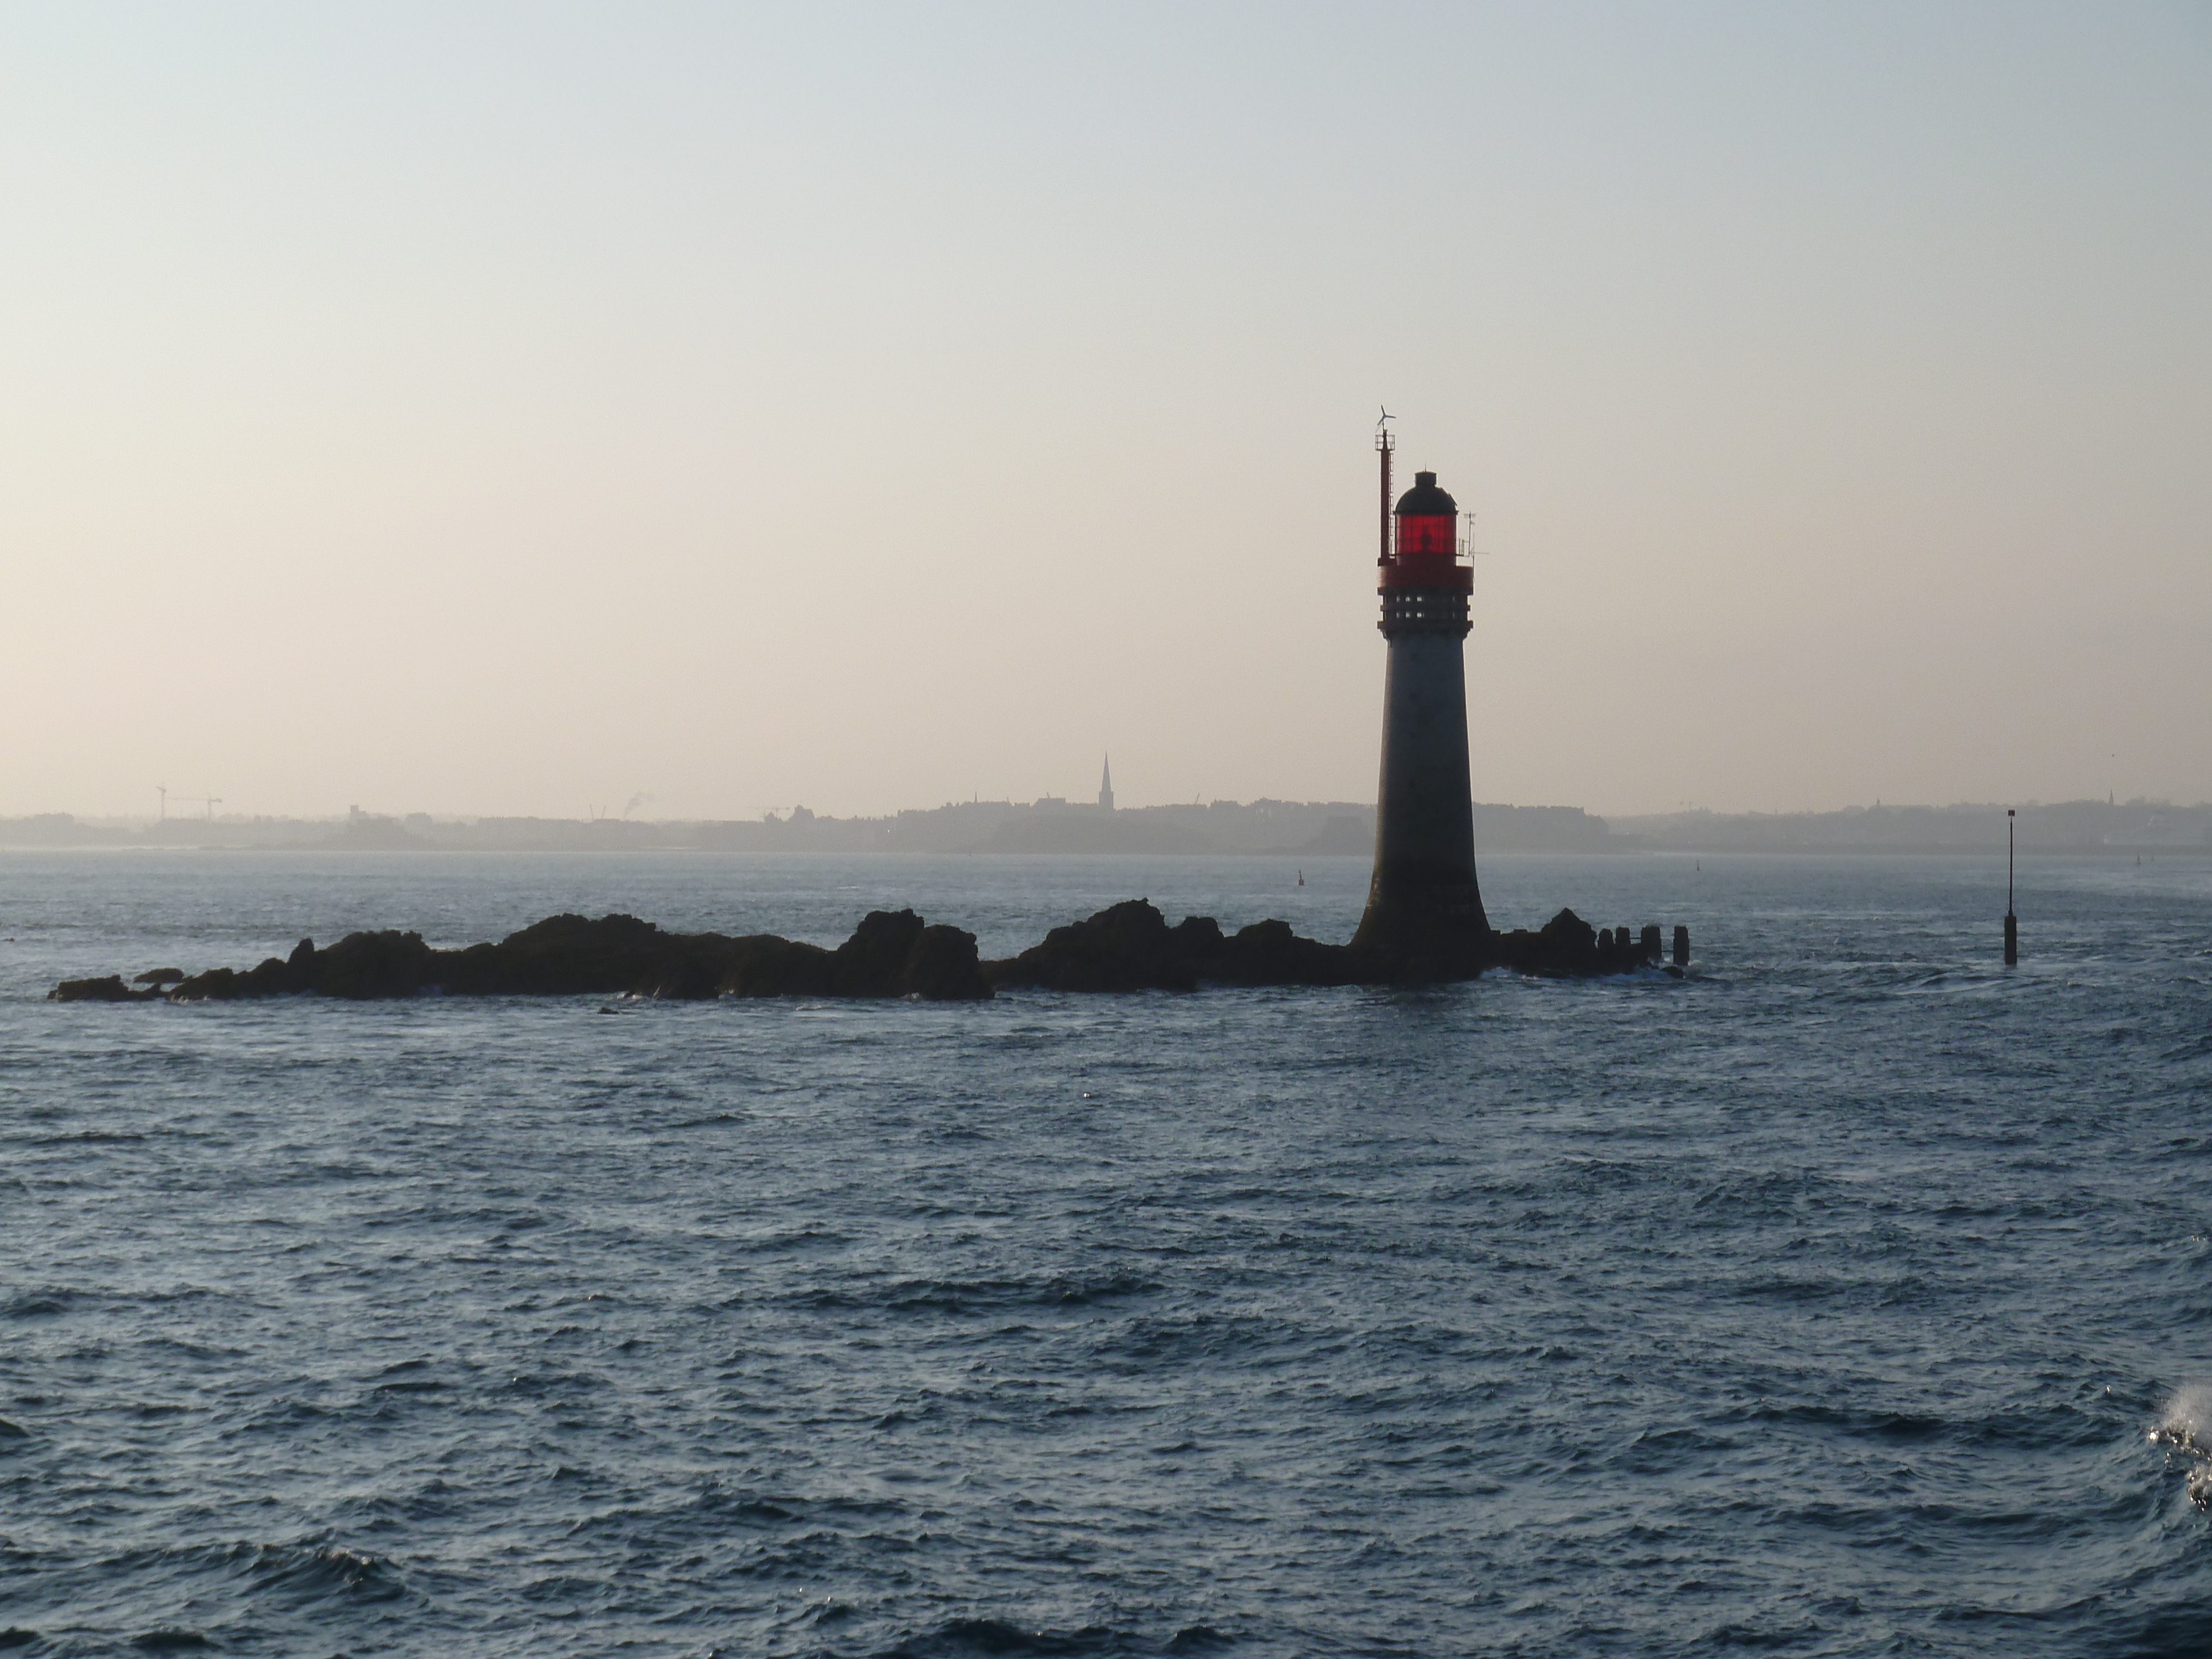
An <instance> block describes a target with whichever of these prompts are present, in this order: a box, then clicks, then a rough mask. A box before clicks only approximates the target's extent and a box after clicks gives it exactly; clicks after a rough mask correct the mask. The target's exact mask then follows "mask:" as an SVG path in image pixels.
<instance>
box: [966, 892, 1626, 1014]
mask: <svg viewBox="0 0 2212 1659" xmlns="http://www.w3.org/2000/svg"><path fill="white" fill-rule="evenodd" d="M1657 961H1658V954H1657V951H1656V949H1650V950H1647V948H1646V946H1645V942H1644V940H1643V939H1629V938H1628V936H1627V934H1626V931H1625V930H1624V933H1623V935H1622V939H1621V940H1620V943H1618V944H1616V943H1615V941H1614V939H1613V935H1612V934H1611V933H1607V934H1604V935H1603V936H1601V935H1600V934H1599V933H1598V931H1597V929H1595V928H1594V927H1591V926H1590V925H1589V923H1588V922H1586V921H1583V919H1582V918H1581V917H1580V916H1577V915H1576V914H1575V913H1574V912H1573V911H1572V910H1562V911H1560V912H1559V915H1556V916H1553V918H1552V919H1551V921H1547V922H1546V923H1545V924H1544V926H1543V927H1542V928H1541V930H1539V931H1537V932H1534V933H1530V932H1528V931H1527V930H1526V929H1523V930H1521V931H1518V932H1516V933H1490V934H1488V935H1486V937H1485V938H1484V939H1482V940H1481V941H1480V943H1478V944H1476V945H1473V946H1471V947H1470V948H1469V949H1468V950H1467V951H1464V952H1462V953H1461V954H1459V955H1455V956H1453V957H1449V958H1443V957H1439V958H1433V959H1431V958H1423V959H1420V960H1417V961H1416V960H1407V959H1405V958H1403V957H1390V956H1383V955H1380V954H1377V953H1374V952H1368V951H1356V950H1354V949H1353V948H1352V946H1350V945H1326V944H1323V943H1322V941H1320V940H1318V939H1304V938H1302V937H1300V936H1299V935H1297V934H1296V933H1292V932H1291V926H1290V924H1289V923H1288V922H1285V921H1255V922H1254V923H1253V924H1252V925H1251V926H1250V927H1243V928H1240V929H1238V930H1237V933H1234V934H1230V935H1224V934H1223V933H1222V931H1221V927H1220V925H1219V924H1218V922H1216V921H1214V919H1213V918H1212V917H1211V916H1186V917H1185V918H1184V919H1183V920H1182V921H1181V922H1180V923H1178V924H1176V926H1175V927H1169V926H1168V922H1167V918H1166V917H1164V916H1163V915H1161V914H1160V913H1159V911H1158V909H1156V908H1153V906H1152V902H1151V901H1150V900H1147V899H1130V900H1128V901H1127V902H1123V903H1121V904H1117V905H1115V906H1114V907H1113V908H1111V909H1107V910H1101V911H1100V912H1099V913H1098V914H1097V915H1095V916H1092V917H1091V918H1090V919H1089V920H1088V921H1076V922H1070V923H1069V924H1067V926H1066V927H1055V928H1054V929H1053V930H1052V932H1051V933H1048V934H1046V935H1045V938H1044V942H1043V943H1042V944H1041V945H1031V946H1030V948H1029V949H1028V950H1026V951H1023V952H1022V953H1021V955H1019V956H1018V957H1012V959H1010V960H1008V961H1004V962H988V963H984V964H983V971H984V973H985V975H987V977H988V978H989V980H990V981H991V983H992V984H994V985H999V986H1033V987H1038V988H1040V989H1043V990H1052V991H1148V990H1149V991H1188V990H1192V989H1194V988H1195V987H1198V986H1200V985H1403V984H1425V983H1440V982H1445V981H1453V980H1465V979H1474V978H1475V977H1477V976H1478V975H1481V974H1484V973H1486V972H1488V971H1489V970H1490V969H1493V968H1505V969H1511V970H1512V971H1514V972H1516V973H1522V974H1530V975H1537V976H1539V977H1541V978H1546V979H1570V978H1584V979H1586V978H1595V977H1597V976H1600V975H1607V974H1624V973H1629V972H1632V971H1633V970H1634V969H1638V968H1641V967H1644V966H1646V965H1648V964H1652V963H1656V962H1657Z"/></svg>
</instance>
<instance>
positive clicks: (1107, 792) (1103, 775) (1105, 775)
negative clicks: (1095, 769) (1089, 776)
mask: <svg viewBox="0 0 2212 1659" xmlns="http://www.w3.org/2000/svg"><path fill="white" fill-rule="evenodd" d="M1098 810H1099V811H1102V812H1110V811H1113V810H1114V757H1112V756H1111V755H1109V756H1107V757H1106V765H1105V769H1103V771H1101V772H1100V773H1099V774H1098Z"/></svg>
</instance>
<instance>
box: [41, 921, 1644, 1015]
mask: <svg viewBox="0 0 2212 1659" xmlns="http://www.w3.org/2000/svg"><path fill="white" fill-rule="evenodd" d="M1658 938H1659V935H1658V930H1657V929H1656V928H1653V927H1646V928H1645V929H1644V931H1643V933H1642V934H1641V935H1640V936H1632V934H1631V933H1630V932H1629V930H1628V929H1627V928H1626V927H1623V928H1621V929H1620V930H1619V932H1618V933H1617V934H1616V933H1615V932H1614V931H1613V930H1612V929H1607V930H1605V931H1603V932H1601V931H1599V930H1598V929H1596V928H1594V927H1591V926H1590V925H1589V923H1588V922H1586V921H1583V919H1582V918H1581V917H1579V916H1577V915H1576V914H1575V913H1574V912H1573V911H1571V910H1562V911H1560V912H1559V915H1555V916H1553V918H1552V919H1551V921H1547V922H1546V923H1545V924H1544V926H1543V927H1541V928H1540V929H1537V930H1536V931H1534V932H1533V933H1532V932H1529V931H1528V930H1526V929H1522V930H1520V931H1518V932H1515V933H1488V934H1486V935H1483V936H1481V938H1480V939H1479V940H1478V941H1477V942H1476V943H1475V944H1474V945H1470V946H1469V947H1468V948H1467V949H1466V950H1465V951H1463V952H1462V953H1461V954H1458V955H1455V956H1454V957H1451V958H1450V959H1449V960H1445V959H1435V960H1430V959H1422V960H1419V961H1411V960H1406V959H1402V958H1399V957H1384V956H1381V955H1378V954H1376V953H1374V952H1370V951H1358V950H1355V949H1354V948H1353V947H1352V946H1351V945H1327V944H1323V943H1322V941H1320V940H1318V939H1303V938H1301V937H1299V936H1298V935H1297V934H1296V933H1292V932H1291V927H1290V924H1289V923H1288V922H1285V921H1255V922H1254V923H1253V924H1252V925H1251V926H1250V927H1243V928H1239V929H1238V930H1237V932H1236V933H1223V932H1222V930H1221V926H1220V924H1219V923H1218V922H1217V921H1214V919H1213V918H1212V917H1211V916H1186V917H1184V918H1183V920H1182V921H1180V922H1178V923H1176V925H1175V926H1174V927H1170V926H1169V925H1168V921H1167V918H1166V917H1164V916H1163V915H1161V914H1160V913H1159V910H1158V908H1156V907H1155V906H1154V905H1153V904H1152V901H1151V900H1149V899H1130V900H1128V901H1127V902H1123V903H1121V904H1116V905H1114V906H1112V907H1111V908H1108V909H1104V910H1101V911H1100V912H1098V914H1097V915H1094V916H1091V917H1089V918H1088V919H1086V920H1085V921H1074V922H1070V923H1068V924H1067V925H1066V927H1055V928H1054V929H1053V930H1052V932H1051V933H1048V934H1047V935H1046V936H1045V938H1044V939H1043V941H1042V943H1041V944H1038V945H1032V946H1031V947H1030V949H1028V950H1026V951H1023V952H1022V953H1021V954H1020V955H1019V956H1018V957H1012V958H1009V959H1007V960H1006V961H1001V962H988V963H986V962H981V961H979V960H978V959H977V957H976V952H975V935H974V934H972V933H963V931H962V930H961V929H959V928H957V927H945V926H943V925H941V924H940V925H935V926H933V925H930V924H927V923H925V922H924V921H922V919H921V917H920V916H918V915H915V913H914V912H913V911H911V910H878V911H874V912H872V913H871V914H870V915H868V916H866V918H865V919H864V920H863V921H861V923H860V926H859V927H856V928H854V930H853V936H852V937H851V938H850V939H847V940H846V941H845V942H844V943H843V944H842V945H839V946H837V947H836V949H835V950H825V949H823V947H822V946H821V945H808V944H805V943H802V942H800V941H798V940H793V939H779V938H777V937H776V936H775V935H774V934H772V933H754V934H748V935H745V936H744V937H741V938H735V939H732V938H730V937H728V936H726V935H725V934H721V933H663V932H662V931H661V930H660V929H659V928H658V927H654V926H653V924H652V923H651V922H649V921H639V920H638V919H637V918H636V917H635V916H623V915H612V916H601V917H599V919H598V920H597V921H592V920H589V919H587V918H586V917H583V916H575V915H560V916H549V917H547V918H546V919H545V920H544V921H539V922H534V923H532V925H531V926H529V927H526V928H524V929H523V930H522V931H521V932H520V933H511V934H509V935H508V936H507V938H506V939H501V941H500V942H499V943H497V944H496V945H490V944H486V945H469V946H467V947H466V948H465V949H463V950H458V951H441V950H436V949H435V948H433V947H432V946H431V945H427V944H425V943H424V942H423V939H422V935H421V934H420V933H400V932H398V931H396V930H390V929H387V930H386V931H384V932H381V933H349V934H347V935H346V936H345V937H344V938H343V939H340V940H339V941H338V942H337V944H336V945H331V946H330V947H329V948H327V949H324V950H318V949H317V948H316V946H315V943H314V941H313V939H301V941H300V942H299V944H298V945H295V947H294V948H293V951H292V952H291V954H290V955H289V956H288V957H269V958H268V959H267V960H266V961H264V962H263V963H259V964H258V966H256V967H252V968H249V969H245V970H243V971H240V970H238V969H230V968H213V969H209V970H208V971H206V972H205V973H201V974H194V975H190V976H189V977H186V976H185V975H180V974H179V973H178V971H177V970H176V969H167V968H165V969H155V970H154V971H153V972H151V973H147V974H141V975H138V981H139V986H138V988H134V987H131V986H130V985H126V984H125V983H124V981H123V978H122V976H121V975H118V974H111V975H108V976H107V977H106V978H105V979H73V980H64V981H62V983H61V984H59V985H58V986H56V987H54V989H53V990H52V992H50V993H48V994H49V996H50V997H52V999H53V1000H57V1001H61V1002H151V1001H155V1000H168V1001H176V1002H200V1001H214V1002H222V1001H233V1000H240V999H244V998H254V997H274V996H294V995H315V996H325V997H345V998H350V999H355V1000H367V999H374V998H388V997H410V996H422V995H445V996H623V995H629V996H648V997H665V998H675V999H682V1000H698V999H704V998H708V997H720V996H740V997H780V996H809V997H911V998H915V999H918V1000H923V1001H928V1002H951V1001H963V1000H972V999H975V998H980V997H987V996H989V995H991V994H992V992H993V989H994V987H1000V986H1005V987H1016V986H1021V987H1035V988H1038V989H1042V990H1052V991H1192V990H1196V989H1197V988H1198V987H1200V986H1202V985H1243V986H1261V985H1400V984H1420V983H1435V982H1440V981H1452V980H1464V979H1473V978H1474V977H1476V976H1477V975H1480V974H1482V973H1485V972H1486V971H1488V970H1489V969H1493V968H1504V969H1510V970H1511V971H1513V972H1516V973H1521V974H1529V975H1538V976H1541V977H1544V978H1551V979H1567V978H1592V977H1595V976H1598V975H1607V974H1620V973H1627V972H1630V971H1632V970H1634V969H1640V968H1644V967H1647V966H1654V965H1656V964H1657V963H1658V961H1659V949H1658ZM1666 971H1668V973H1679V972H1680V969H1678V968H1674V967H1669V968H1668V969H1667V970H1666Z"/></svg>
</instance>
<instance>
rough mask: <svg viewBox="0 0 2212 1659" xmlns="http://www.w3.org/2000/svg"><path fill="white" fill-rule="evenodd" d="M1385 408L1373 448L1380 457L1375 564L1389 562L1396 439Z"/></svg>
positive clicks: (1376, 427)
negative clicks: (1380, 540)
mask: <svg viewBox="0 0 2212 1659" xmlns="http://www.w3.org/2000/svg"><path fill="white" fill-rule="evenodd" d="M1393 419H1395V416H1393V415H1392V414H1391V413H1390V411H1389V410H1387V409H1385V410H1383V418H1382V419H1381V420H1379V421H1377V422H1375V450H1376V453H1377V454H1378V455H1380V456H1381V457H1382V458H1383V546H1382V550H1380V551H1379V552H1377V553H1376V556H1375V562H1376V563H1377V564H1388V563H1389V562H1390V452H1391V451H1392V450H1394V449H1395V448H1397V447H1398V440H1397V438H1396V437H1395V435H1393V434H1392V433H1391V431H1390V426H1389V422H1391V421H1392V420H1393Z"/></svg>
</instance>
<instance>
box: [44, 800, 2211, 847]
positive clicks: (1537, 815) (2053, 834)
mask: <svg viewBox="0 0 2212 1659" xmlns="http://www.w3.org/2000/svg"><path fill="white" fill-rule="evenodd" d="M2004 811H2005V809H2004V808H2003V807H2002V805H1977V804H1960V805H1951V806H1887V805H1875V806H1870V807H1848V808H1845V809H1844V810H1843V811H1836V812H1705V811H1692V812H1672V813H1663V814H1650V815H1635V816H1621V817H1613V818H1610V819H1607V818H1602V817H1597V816H1596V815H1595V814H1593V813H1590V812H1588V811H1584V810H1583V808H1581V807H1578V806H1510V805H1498V804H1492V803H1481V802H1478V803H1477V804H1476V805H1475V808H1474V838H1475V848H1476V852H1477V854H1478V855H1481V854H1494V853H1577V854H1605V853H1612V854H1622V853H1653V854H1725V853H1817V854H1862V853H1893V854H1986V853H1989V852H1990V851H1992V850H1993V849H1996V848H2002V845H2003V842H2004ZM2019 812H2020V817H2019V819H2018V827H2019V836H2020V850H2021V853H2022V854H2027V855H2031V856H2032V855H2033V854H2051V853H2074V854H2081V853H2093V854H2096V853H2101V854H2111V855H2113V856H2136V855H2149V856H2155V855H2158V854H2168V855H2172V854H2212V805H2207V804H2200V805H2194V806H2178V805H2172V804H2170V803H2167V802H2164V801H2148V800H2133V801H2121V802H2112V801H2097V800H2080V801H2063V802H2057V803H2055V804H2047V805H2046V804H2043V803H2032V804H2030V805H2025V806H2021V808H2019ZM1374 837H1375V808H1374V807H1373V806H1372V805H1366V804H1363V803H1360V802H1356V801H1284V800H1267V799H1262V800H1256V801H1214V802H1212V803H1210V804H1206V805H1200V804H1197V803H1191V804H1188V805H1172V806H1140V807H1122V808H1119V809H1117V810H1110V811H1109V810H1106V809H1102V808H1100V807H1097V806H1094V805H1089V804H1086V803H1080V802H1070V801H1065V800H1059V799H1054V798H1051V797H1047V798H1045V799H1041V800H1036V801H959V802H953V803H951V804H948V805H944V806H939V807H933V808H929V809H926V810H917V811H905V812H897V813H894V814H891V815H890V816H889V817H853V818H835V817H822V816H817V814H815V813H812V812H810V811H807V810H806V809H805V807H799V808H796V809H794V810H793V811H791V812H788V813H769V814H768V815H766V816H765V817H761V818H754V819H725V820H705V821H694V822H647V821H644V820H640V819H630V818H609V817H599V818H539V817H431V816H430V815H429V814H427V813H422V812H416V813H410V814H407V815H405V816H400V815H396V814H385V813H378V812H365V811H360V810H358V809H356V810H355V811H353V812H351V813H349V815H348V816H346V817H340V818H289V817H245V816H242V815H240V816H222V817H212V818H203V817H170V818H166V819H161V820H149V819H135V820H134V819H102V818H79V817H75V816H73V815H71V814H70V813H66V812H48V813H40V814H37V815H34V816H32V817H0V848H4V849H26V850H27V849H32V848H70V847H76V848H174V849H196V848H207V849H218V848H220V849H235V850H268V851H282V850H292V851H301V852H487V853H489V852H507V853H524V852H557V853H590V852H731V853H883V854H898V853H930V854H949V853H958V854H1017V855H1018V854H1182V855H1193V854H1197V855H1203V854H1236V855H1240V856H1247V857H1269V858H1286V859H1298V858H1305V859H1322V858H1329V857H1359V858H1364V857H1367V856H1369V855H1370V854H1371V853H1372V851H1373V848H1374Z"/></svg>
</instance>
